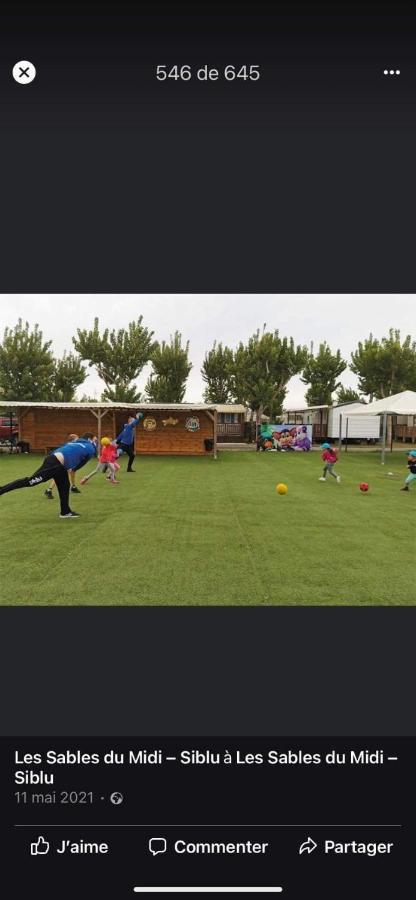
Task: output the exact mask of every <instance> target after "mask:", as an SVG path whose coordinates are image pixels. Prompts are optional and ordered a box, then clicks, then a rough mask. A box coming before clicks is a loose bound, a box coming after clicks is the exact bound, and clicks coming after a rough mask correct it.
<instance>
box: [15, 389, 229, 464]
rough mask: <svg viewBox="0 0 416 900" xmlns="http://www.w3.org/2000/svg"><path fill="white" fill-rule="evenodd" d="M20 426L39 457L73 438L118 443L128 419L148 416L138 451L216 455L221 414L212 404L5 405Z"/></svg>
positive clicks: (140, 432)
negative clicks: (106, 439) (140, 414)
mask: <svg viewBox="0 0 416 900" xmlns="http://www.w3.org/2000/svg"><path fill="white" fill-rule="evenodd" d="M2 406H4V407H5V408H8V409H11V410H13V412H14V413H15V414H16V416H17V419H18V423H19V441H22V442H24V443H25V444H28V445H29V446H30V450H31V451H32V452H35V453H47V452H49V451H50V450H52V449H54V448H55V447H58V446H59V445H60V444H63V443H65V441H66V440H68V435H69V434H72V433H75V434H79V435H81V434H84V433H85V432H88V431H91V432H92V433H93V434H96V435H97V436H98V438H101V437H103V436H104V435H105V436H107V437H109V438H111V439H113V438H115V437H116V436H117V435H118V434H119V433H120V432H121V430H122V428H123V425H124V424H125V423H126V422H127V419H128V416H129V415H134V414H135V413H136V412H137V411H140V412H143V413H144V418H143V419H142V420H141V422H140V425H138V426H137V429H136V447H135V449H136V453H138V454H143V455H144V454H147V455H155V456H167V455H175V456H206V455H207V454H211V455H213V456H216V454H217V411H216V407H215V406H213V405H209V404H190V403H180V404H164V405H162V404H156V403H144V404H143V403H142V404H140V403H138V404H134V405H133V404H128V403H120V404H115V403H114V404H112V403H77V402H74V403H23V402H19V403H17V402H16V403H15V402H12V401H7V402H4V403H2Z"/></svg>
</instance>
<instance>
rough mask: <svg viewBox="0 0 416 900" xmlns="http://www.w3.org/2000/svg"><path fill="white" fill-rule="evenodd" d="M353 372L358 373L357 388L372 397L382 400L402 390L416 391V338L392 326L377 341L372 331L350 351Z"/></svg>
mask: <svg viewBox="0 0 416 900" xmlns="http://www.w3.org/2000/svg"><path fill="white" fill-rule="evenodd" d="M351 359H352V363H351V371H352V372H354V373H355V375H358V388H359V390H360V391H362V393H363V394H368V395H370V398H374V399H382V398H383V397H389V396H390V395H391V394H398V393H400V392H401V391H406V390H416V341H414V340H412V338H411V336H410V334H408V335H406V337H405V338H404V340H402V339H401V335H400V330H399V329H393V328H390V330H389V333H388V336H387V337H383V338H381V340H378V339H377V338H374V337H373V335H372V334H370V336H369V337H368V338H367V339H366V340H365V341H363V342H361V341H360V342H359V344H358V347H357V350H355V351H354V353H352V354H351Z"/></svg>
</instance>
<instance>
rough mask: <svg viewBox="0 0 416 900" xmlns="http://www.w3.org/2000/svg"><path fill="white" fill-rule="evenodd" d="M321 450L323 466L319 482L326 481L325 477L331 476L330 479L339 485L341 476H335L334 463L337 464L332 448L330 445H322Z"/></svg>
mask: <svg viewBox="0 0 416 900" xmlns="http://www.w3.org/2000/svg"><path fill="white" fill-rule="evenodd" d="M321 449H322V450H323V453H322V459H323V461H324V463H325V465H324V471H323V475H321V477H320V479H319V481H326V476H327V475H332V477H333V478H335V480H336V481H337V482H338V484H339V483H340V481H341V475H337V473H336V471H335V469H334V466H335V463H337V462H338V455H337V452H336V450H334V448H333V447H331V444H328V443H325V444H322V448H321Z"/></svg>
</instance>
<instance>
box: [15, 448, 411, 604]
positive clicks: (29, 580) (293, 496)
mask: <svg viewBox="0 0 416 900" xmlns="http://www.w3.org/2000/svg"><path fill="white" fill-rule="evenodd" d="M40 461H41V458H40V457H39V456H36V455H35V454H30V455H29V456H27V455H12V454H10V455H7V454H2V455H1V457H0V483H4V482H6V481H9V480H11V479H13V478H18V477H22V476H23V475H25V474H28V473H29V472H31V471H33V470H34V469H35V468H36V466H37V465H38V464H39V463H40ZM125 467H126V463H125V462H124V461H123V462H122V466H121V472H120V483H119V484H117V485H110V484H108V482H107V481H106V479H105V477H104V476H102V475H99V476H97V477H96V478H94V479H92V481H91V482H90V483H88V485H86V486H85V487H82V488H81V494H80V495H79V496H75V497H74V498H73V502H72V506H73V508H74V509H75V510H76V511H77V512H79V513H80V518H79V519H76V520H73V521H61V520H59V518H58V511H59V510H58V500H57V499H54V500H53V501H48V500H47V499H46V498H45V496H44V494H43V486H42V485H41V486H40V487H39V488H37V487H36V488H33V489H30V490H20V491H16V492H14V493H12V494H9V495H7V496H4V497H0V514H1V518H2V578H1V583H0V602H1V603H2V604H3V605H5V604H18V605H32V604H36V605H46V606H56V605H58V606H59V605H81V606H85V605H106V604H108V605H118V604H120V605H137V606H141V605H165V606H170V605H172V606H174V605H190V606H191V605H192V606H214V605H217V606H218V605H258V606H262V605H263V606H267V605H273V606H279V605H292V604H293V605H346V606H348V605H403V606H404V605H407V604H412V603H414V602H415V601H414V591H413V589H412V585H413V583H414V558H415V539H414V523H415V515H416V488H413V490H412V489H411V490H410V491H409V492H408V493H401V492H400V487H401V486H402V484H403V481H404V478H405V476H406V474H407V470H406V451H404V450H399V451H394V452H393V453H388V455H387V460H386V465H385V466H381V465H380V451H379V450H355V449H352V450H350V451H349V452H348V453H345V452H343V453H341V454H340V457H339V463H338V464H337V470H338V471H339V473H340V475H341V479H342V480H341V483H340V484H338V483H336V482H335V480H334V479H329V480H328V481H327V482H326V483H322V482H319V480H318V479H319V476H320V475H321V471H322V463H321V457H320V453H319V451H318V450H314V451H312V452H311V453H303V454H297V453H276V454H273V453H256V452H225V451H223V452H220V453H219V456H218V459H217V460H214V459H212V458H204V457H202V458H176V457H164V458H155V457H148V458H139V459H137V460H136V466H135V468H136V472H135V473H134V474H132V475H127V474H125ZM389 473H392V474H389ZM360 482H367V483H368V484H369V490H368V492H366V493H363V492H361V491H360V490H359V483H360ZM278 483H284V484H286V485H287V487H288V491H287V494H284V495H279V494H278V493H277V491H276V485H277V484H278ZM53 504H55V506H54V505H53ZM412 595H413V600H412Z"/></svg>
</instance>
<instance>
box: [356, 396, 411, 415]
mask: <svg viewBox="0 0 416 900" xmlns="http://www.w3.org/2000/svg"><path fill="white" fill-rule="evenodd" d="M384 413H386V414H387V415H388V416H416V391H402V392H401V393H400V394H392V395H391V397H383V399H382V400H374V401H373V403H366V404H365V405H363V407H362V409H358V410H357V412H354V413H352V412H351V413H348V415H349V416H353V415H354V416H382V415H384Z"/></svg>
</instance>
